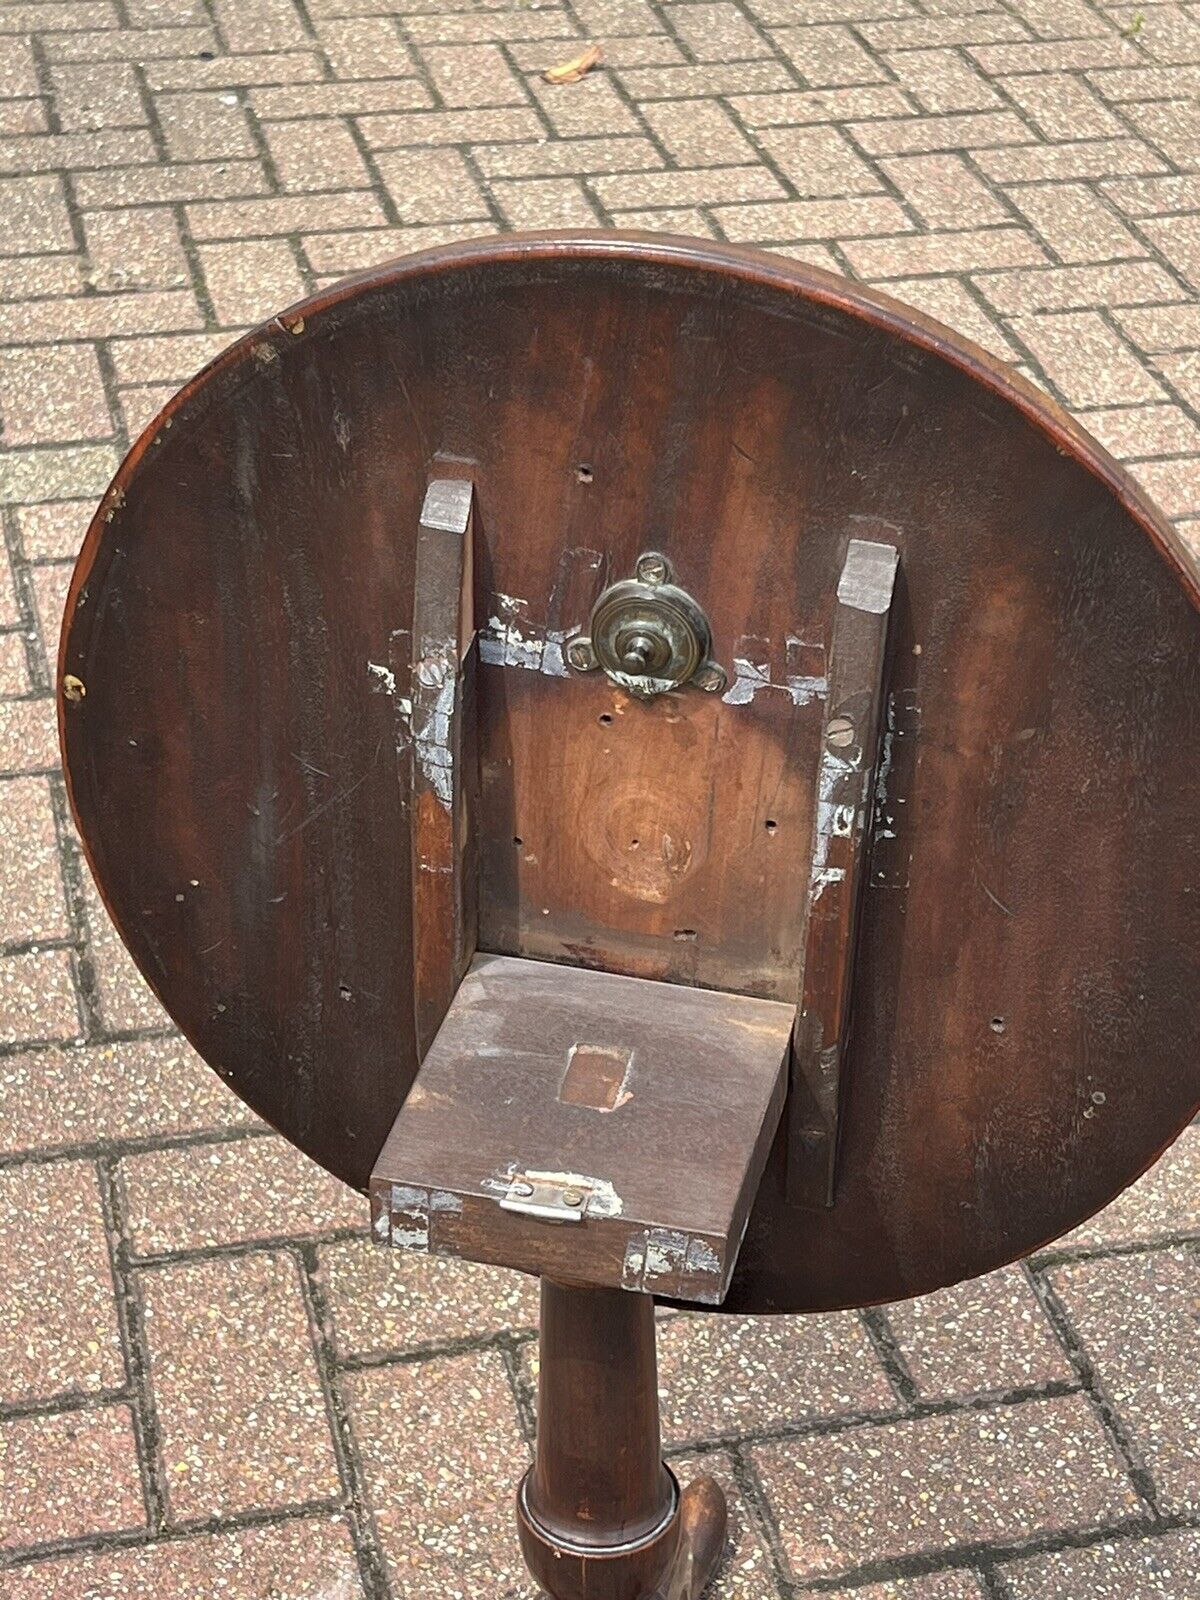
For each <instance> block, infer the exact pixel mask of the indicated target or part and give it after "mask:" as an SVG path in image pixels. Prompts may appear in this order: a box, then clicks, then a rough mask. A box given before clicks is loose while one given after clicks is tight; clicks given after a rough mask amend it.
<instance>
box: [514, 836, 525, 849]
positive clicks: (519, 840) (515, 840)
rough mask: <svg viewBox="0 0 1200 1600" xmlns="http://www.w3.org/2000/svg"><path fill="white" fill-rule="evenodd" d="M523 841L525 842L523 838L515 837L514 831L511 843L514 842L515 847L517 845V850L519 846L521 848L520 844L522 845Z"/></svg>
mask: <svg viewBox="0 0 1200 1600" xmlns="http://www.w3.org/2000/svg"><path fill="white" fill-rule="evenodd" d="M524 843H525V841H524V839H518V838H517V836H516V834H515V833H514V834H513V844H515V845H516V847H517V849H518V850H519V849H520V848H521V846H522V845H523V844H524Z"/></svg>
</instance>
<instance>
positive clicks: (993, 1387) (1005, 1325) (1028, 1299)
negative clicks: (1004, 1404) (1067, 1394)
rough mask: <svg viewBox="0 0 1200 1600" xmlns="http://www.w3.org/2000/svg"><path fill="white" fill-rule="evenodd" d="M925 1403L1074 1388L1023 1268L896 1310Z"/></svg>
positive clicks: (894, 1319)
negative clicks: (1061, 1386) (1058, 1386)
mask: <svg viewBox="0 0 1200 1600" xmlns="http://www.w3.org/2000/svg"><path fill="white" fill-rule="evenodd" d="M887 1317H888V1321H889V1323H890V1324H891V1328H892V1332H893V1334H894V1335H895V1339H896V1343H897V1346H898V1347H899V1351H900V1355H901V1357H902V1358H903V1360H904V1361H905V1363H906V1365H907V1367H908V1371H909V1373H910V1374H911V1376H912V1379H913V1381H914V1383H915V1384H916V1386H917V1388H918V1390H919V1391H920V1394H921V1397H922V1399H926V1400H941V1399H957V1398H963V1397H966V1396H968V1395H973V1394H984V1393H1001V1392H1004V1391H1006V1390H1012V1389H1028V1388H1033V1387H1036V1386H1037V1385H1039V1384H1047V1383H1070V1382H1072V1381H1073V1380H1074V1376H1075V1374H1074V1370H1073V1369H1072V1367H1071V1364H1070V1362H1069V1361H1068V1360H1067V1357H1066V1354H1065V1352H1064V1351H1063V1348H1062V1346H1061V1344H1060V1343H1059V1341H1058V1339H1057V1338H1056V1337H1055V1334H1054V1331H1053V1329H1052V1328H1051V1327H1050V1324H1049V1322H1048V1321H1047V1320H1046V1317H1045V1314H1044V1313H1043V1311H1042V1308H1041V1306H1040V1304H1039V1303H1038V1299H1037V1296H1036V1295H1035V1294H1034V1292H1033V1290H1032V1289H1031V1288H1030V1286H1029V1284H1028V1283H1027V1282H1026V1280H1025V1277H1024V1275H1023V1274H1022V1272H1021V1271H1020V1269H1019V1268H1017V1267H1009V1268H1008V1269H1007V1270H1006V1271H1004V1272H994V1273H991V1274H989V1276H987V1277H985V1278H977V1279H975V1280H973V1281H970V1282H967V1283H960V1284H957V1285H955V1286H954V1287H953V1288H951V1289H941V1290H939V1291H938V1292H937V1293H936V1294H931V1295H926V1296H925V1298H924V1299H921V1300H906V1301H903V1302H902V1303H901V1304H899V1305H894V1306H889V1307H888V1311H887Z"/></svg>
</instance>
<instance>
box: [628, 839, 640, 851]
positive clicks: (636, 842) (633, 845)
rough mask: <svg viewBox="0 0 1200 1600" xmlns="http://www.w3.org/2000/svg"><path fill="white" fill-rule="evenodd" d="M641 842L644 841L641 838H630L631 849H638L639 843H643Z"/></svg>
mask: <svg viewBox="0 0 1200 1600" xmlns="http://www.w3.org/2000/svg"><path fill="white" fill-rule="evenodd" d="M641 842H642V841H641V840H640V839H630V841H629V848H630V849H631V850H636V849H637V847H638V845H640V844H641Z"/></svg>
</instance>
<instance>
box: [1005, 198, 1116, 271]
mask: <svg viewBox="0 0 1200 1600" xmlns="http://www.w3.org/2000/svg"><path fill="white" fill-rule="evenodd" d="M1007 194H1008V198H1009V200H1010V201H1012V203H1013V204H1014V205H1016V206H1017V207H1019V209H1020V210H1021V211H1022V212H1023V213H1024V214H1025V216H1026V217H1028V219H1029V221H1030V222H1031V223H1032V224H1033V226H1034V227H1035V228H1036V229H1037V231H1038V234H1039V236H1040V237H1041V238H1042V239H1044V240H1045V242H1046V243H1047V244H1048V245H1049V246H1050V248H1051V249H1052V250H1053V251H1054V253H1055V254H1056V255H1057V256H1058V257H1059V258H1060V260H1062V261H1114V260H1116V259H1117V258H1118V257H1120V256H1141V255H1145V253H1146V252H1145V247H1144V246H1143V245H1142V244H1141V243H1140V241H1139V240H1137V239H1135V238H1134V236H1133V234H1131V233H1130V231H1129V229H1128V228H1126V227H1124V226H1123V225H1122V223H1121V222H1120V221H1119V220H1118V219H1117V217H1116V216H1115V215H1114V213H1113V212H1112V210H1111V209H1110V207H1108V206H1106V205H1105V204H1104V202H1103V201H1102V200H1101V199H1099V198H1098V196H1097V195H1096V194H1095V192H1094V191H1093V190H1092V188H1091V187H1090V186H1089V185H1087V184H1083V183H1030V184H1023V185H1018V186H1014V187H1012V188H1010V189H1009V190H1008V191H1007Z"/></svg>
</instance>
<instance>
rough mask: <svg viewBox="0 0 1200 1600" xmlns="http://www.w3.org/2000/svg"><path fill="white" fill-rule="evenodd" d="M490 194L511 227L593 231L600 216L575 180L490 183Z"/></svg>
mask: <svg viewBox="0 0 1200 1600" xmlns="http://www.w3.org/2000/svg"><path fill="white" fill-rule="evenodd" d="M492 195H493V197H494V199H495V201H496V204H497V205H498V206H499V207H500V209H501V211H502V212H503V213H504V217H505V220H506V221H507V223H508V224H509V226H510V227H512V228H594V227H596V226H597V224H598V223H599V221H600V216H599V213H598V212H597V210H596V207H595V206H594V205H593V203H592V201H591V200H590V198H589V197H588V194H587V192H586V190H585V189H584V187H583V185H582V184H581V183H579V182H578V181H577V180H576V179H574V178H532V179H522V180H521V181H519V182H513V183H495V182H494V183H493V184H492Z"/></svg>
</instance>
